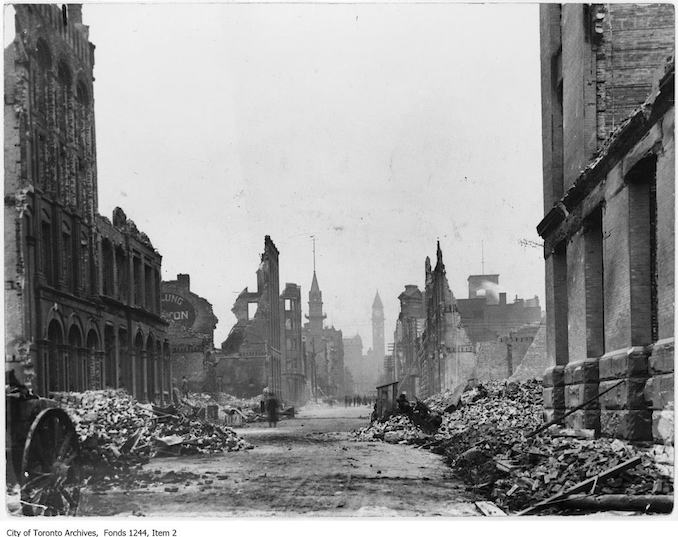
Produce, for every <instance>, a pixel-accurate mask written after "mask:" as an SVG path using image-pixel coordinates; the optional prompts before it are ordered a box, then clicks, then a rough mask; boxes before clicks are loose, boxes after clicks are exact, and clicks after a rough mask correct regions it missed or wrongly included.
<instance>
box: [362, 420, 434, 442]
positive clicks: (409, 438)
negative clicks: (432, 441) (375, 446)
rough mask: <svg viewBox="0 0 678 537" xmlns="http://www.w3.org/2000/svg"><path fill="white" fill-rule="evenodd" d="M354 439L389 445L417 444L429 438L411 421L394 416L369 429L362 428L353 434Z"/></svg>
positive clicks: (375, 423) (376, 423)
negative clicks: (382, 442) (381, 442)
mask: <svg viewBox="0 0 678 537" xmlns="http://www.w3.org/2000/svg"><path fill="white" fill-rule="evenodd" d="M354 438H355V439H356V440H358V441H360V442H377V441H380V440H383V441H384V442H388V443H390V444H419V443H423V442H425V441H426V439H427V438H429V436H428V435H427V434H425V433H424V432H423V431H422V430H421V429H420V428H418V427H417V426H416V425H415V424H414V422H412V420H411V419H410V418H409V417H407V416H403V415H402V414H396V415H393V416H391V417H390V418H389V419H388V420H387V421H384V422H378V421H376V422H374V423H373V424H372V425H370V426H369V427H363V428H362V429H359V430H358V431H356V432H355V433H354Z"/></svg>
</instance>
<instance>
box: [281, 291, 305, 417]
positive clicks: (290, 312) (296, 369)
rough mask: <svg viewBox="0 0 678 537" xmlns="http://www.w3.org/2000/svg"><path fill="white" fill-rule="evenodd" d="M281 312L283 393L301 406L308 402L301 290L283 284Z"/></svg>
mask: <svg viewBox="0 0 678 537" xmlns="http://www.w3.org/2000/svg"><path fill="white" fill-rule="evenodd" d="M280 300H281V302H282V310H283V341H284V342H285V344H284V346H283V355H284V359H283V369H282V377H283V388H284V390H283V393H284V398H285V400H286V401H288V402H290V403H291V404H295V405H301V404H303V403H305V402H306V401H308V398H309V393H308V389H307V384H306V357H305V353H304V345H303V341H302V337H301V329H302V326H301V288H300V287H299V286H298V285H297V284H294V283H287V284H285V290H284V291H283V293H282V295H280Z"/></svg>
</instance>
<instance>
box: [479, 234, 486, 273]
mask: <svg viewBox="0 0 678 537" xmlns="http://www.w3.org/2000/svg"><path fill="white" fill-rule="evenodd" d="M480 273H481V274H485V242H484V241H480Z"/></svg>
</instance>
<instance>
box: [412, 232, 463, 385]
mask: <svg viewBox="0 0 678 537" xmlns="http://www.w3.org/2000/svg"><path fill="white" fill-rule="evenodd" d="M425 276H426V280H425V281H426V287H425V289H424V305H423V310H424V311H423V313H424V315H425V321H424V330H423V332H422V335H421V344H420V347H419V350H418V363H419V371H418V375H419V378H418V379H416V378H415V380H414V385H415V390H414V393H415V394H416V395H417V397H428V396H429V395H432V394H434V393H438V392H440V391H444V390H447V389H454V388H456V387H457V386H458V385H459V384H461V383H465V382H466V381H467V380H469V379H473V378H475V377H476V357H475V353H474V348H473V343H472V342H471V339H470V338H469V336H468V335H467V333H466V330H465V329H464V327H463V326H462V324H461V315H460V313H459V311H458V309H457V307H456V299H455V298H454V295H453V294H452V291H451V290H450V286H449V284H448V281H447V276H446V273H445V264H444V263H443V253H442V250H441V249H440V243H438V245H437V252H436V266H435V268H434V269H431V260H430V259H429V258H428V257H427V258H426V264H425ZM415 373H416V372H415Z"/></svg>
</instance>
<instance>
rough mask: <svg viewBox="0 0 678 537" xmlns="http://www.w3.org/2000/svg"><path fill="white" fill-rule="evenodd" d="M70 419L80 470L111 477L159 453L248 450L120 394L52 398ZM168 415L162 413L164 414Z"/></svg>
mask: <svg viewBox="0 0 678 537" xmlns="http://www.w3.org/2000/svg"><path fill="white" fill-rule="evenodd" d="M51 395H52V397H53V399H54V400H55V401H57V403H58V404H59V406H61V407H62V408H64V409H65V410H66V412H68V414H69V416H70V417H71V419H72V420H73V423H74V425H75V429H76V433H77V435H78V438H79V440H80V445H81V458H82V461H83V464H84V465H85V466H89V467H90V470H92V471H93V472H96V473H110V472H115V471H119V470H123V469H125V468H127V467H129V466H131V465H134V464H137V463H140V462H144V461H145V460H147V459H149V458H152V457H155V456H156V455H161V454H177V455H179V454H190V453H216V452H223V451H236V450H241V449H250V448H251V447H252V446H251V444H249V443H248V442H246V441H245V440H243V439H242V438H240V437H238V435H237V434H236V433H235V431H233V430H232V429H230V428H228V427H224V426H221V425H217V424H213V423H209V422H206V421H204V420H199V419H195V418H189V417H187V416H185V415H183V414H182V413H181V412H176V413H175V414H170V413H167V412H156V411H154V408H153V407H152V406H151V405H144V404H141V403H139V402H137V401H136V400H135V399H134V398H133V397H131V396H130V395H128V394H127V392H125V391H124V390H97V391H86V392H78V393H74V392H59V393H53V394H51ZM165 410H167V409H165Z"/></svg>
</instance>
